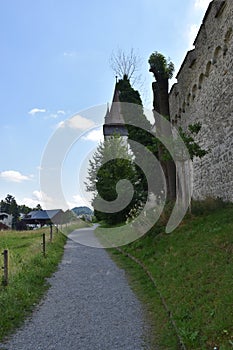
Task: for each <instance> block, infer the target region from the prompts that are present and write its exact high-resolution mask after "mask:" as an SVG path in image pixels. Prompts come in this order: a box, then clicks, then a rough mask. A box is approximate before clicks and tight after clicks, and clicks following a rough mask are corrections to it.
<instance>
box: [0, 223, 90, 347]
mask: <svg viewBox="0 0 233 350" xmlns="http://www.w3.org/2000/svg"><path fill="white" fill-rule="evenodd" d="M86 226H87V224H86V223H84V222H83V221H81V220H77V221H76V222H74V223H72V224H70V225H63V228H62V232H60V231H58V232H56V230H55V229H53V241H52V242H51V243H50V241H49V239H50V234H49V232H50V229H49V228H41V229H39V230H33V231H1V232H0V253H2V252H3V250H4V249H8V252H9V253H8V254H9V284H8V286H7V287H4V286H3V285H2V283H1V281H2V278H3V270H2V269H0V340H2V339H3V338H4V337H6V336H7V335H9V334H10V333H11V332H12V331H14V329H15V328H16V327H18V326H19V325H21V324H22V322H23V320H24V319H25V317H26V316H28V315H29V314H30V313H31V312H32V310H33V308H34V307H35V305H37V303H38V302H39V301H40V299H41V298H42V296H43V295H44V293H45V292H46V291H47V289H48V288H49V284H48V283H47V282H46V279H47V278H48V277H50V276H51V275H52V273H54V272H55V271H56V269H57V265H58V263H59V262H60V260H61V258H62V256H63V251H64V244H65V242H66V239H67V238H66V235H67V234H69V233H70V232H71V231H73V230H74V229H77V228H81V227H86ZM42 233H45V234H46V256H45V257H44V256H43V254H42V245H41V243H42ZM1 266H3V256H2V255H0V267H1Z"/></svg>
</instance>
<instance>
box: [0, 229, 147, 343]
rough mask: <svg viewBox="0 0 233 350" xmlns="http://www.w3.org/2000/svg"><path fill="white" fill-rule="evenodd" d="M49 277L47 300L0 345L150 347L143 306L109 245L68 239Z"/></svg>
mask: <svg viewBox="0 0 233 350" xmlns="http://www.w3.org/2000/svg"><path fill="white" fill-rule="evenodd" d="M90 230H91V229H90ZM80 232H82V233H83V231H80ZM89 233H90V232H89ZM78 234H79V232H78V231H75V233H73V234H72V235H71V237H72V238H74V237H75V236H77V235H78ZM48 281H49V283H50V284H51V288H50V289H49V291H48V293H47V294H46V297H45V298H44V300H43V301H42V302H41V303H40V305H39V306H38V308H37V309H36V310H35V311H34V313H33V315H32V317H31V318H30V319H28V320H27V321H26V322H25V324H24V326H23V327H22V328H20V329H19V330H18V331H17V332H16V333H15V334H14V335H13V336H12V337H11V338H10V339H9V341H8V342H6V343H3V344H0V350H3V349H4V350H5V349H7V350H50V349H54V350H97V349H98V350H142V349H149V346H148V345H146V344H145V340H144V339H145V337H144V334H145V332H146V329H147V326H146V325H145V323H144V320H143V311H142V308H141V305H140V303H139V301H138V300H137V298H136V297H135V295H134V294H133V292H132V291H131V289H130V288H129V286H128V283H127V280H126V277H125V273H124V271H123V270H121V269H119V268H118V267H117V266H116V265H115V263H114V262H113V261H112V260H111V259H110V258H109V256H108V254H107V252H106V251H105V250H104V249H97V248H90V247H86V246H82V245H80V244H79V243H77V242H75V241H74V240H73V239H72V240H71V239H69V240H68V241H67V244H66V246H65V252H64V257H63V260H62V262H61V264H60V265H59V269H58V271H57V272H56V273H55V274H54V275H53V276H52V277H51V278H50V279H49V280H48Z"/></svg>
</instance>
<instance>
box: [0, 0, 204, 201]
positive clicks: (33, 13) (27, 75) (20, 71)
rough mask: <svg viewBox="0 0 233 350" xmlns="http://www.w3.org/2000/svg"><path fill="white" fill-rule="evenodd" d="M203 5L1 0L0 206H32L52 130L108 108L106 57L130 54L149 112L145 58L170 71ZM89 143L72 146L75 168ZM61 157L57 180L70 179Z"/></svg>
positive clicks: (73, 189)
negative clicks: (157, 58)
mask: <svg viewBox="0 0 233 350" xmlns="http://www.w3.org/2000/svg"><path fill="white" fill-rule="evenodd" d="M209 2H210V1H209V0H186V1H183V0H177V1H174V0H164V1H158V0H127V1H125V0H124V1H123V0H118V1H112V0H108V1H106V0H100V1H90V0H87V1H80V0H40V1H31V0H20V1H18V0H7V1H4V0H2V1H1V2H0V43H1V45H0V50H1V55H0V57H1V64H0V77H1V78H0V91H1V93H0V103H1V108H0V120H1V138H0V147H1V167H0V199H3V198H5V196H6V195H7V194H8V193H10V194H12V195H13V196H15V198H16V200H17V202H18V203H20V204H27V205H29V206H35V205H36V204H37V203H40V200H41V188H40V182H39V173H40V166H41V159H42V155H43V151H44V150H45V149H46V145H47V144H48V141H49V139H50V138H51V137H52V135H53V133H54V132H55V130H56V129H57V128H58V126H60V127H61V126H63V125H64V124H63V123H64V121H65V120H66V119H67V118H70V117H72V116H73V115H75V114H76V113H77V112H80V111H82V110H85V109H88V108H90V107H92V106H96V105H102V104H106V103H107V102H110V101H111V98H112V93H113V88H114V83H115V77H114V76H115V74H114V72H113V71H112V70H111V68H110V65H109V59H110V56H111V54H112V52H113V51H116V50H117V49H122V50H123V51H125V52H128V51H129V50H130V49H131V48H133V49H134V50H135V52H136V53H138V55H139V56H140V57H141V60H142V64H141V72H140V73H141V74H142V76H143V81H144V84H143V86H142V88H141V90H140V93H141V95H142V98H143V101H144V105H145V107H147V108H148V109H152V93H151V82H152V80H153V77H152V75H151V73H149V72H148V63H147V62H148V58H149V56H150V54H151V53H152V52H153V51H159V52H162V53H163V54H164V55H165V56H167V57H168V56H169V57H170V58H171V60H172V61H173V62H174V63H175V66H176V71H177V70H178V69H179V67H180V65H181V63H182V61H183V59H184V56H185V54H186V52H187V50H188V49H191V48H192V42H193V40H194V38H195V35H196V33H197V29H198V28H199V26H200V24H201V21H202V18H203V16H204V13H205V11H206V9H207V6H208V4H209ZM173 81H175V80H173ZM93 135H94V137H92V136H93ZM95 140H96V135H95V132H94V133H93V132H92V134H91V136H90V135H89V136H88V137H85V138H83V139H82V141H80V144H79V151H80V152H81V154H82V156H77V162H82V159H84V158H85V154H87V153H88V152H89V151H90V150H91V149H93V147H95V146H96V142H94V141H95ZM73 153H74V152H73ZM68 158H69V157H67V161H66V163H67V169H65V170H64V173H68V172H69V173H72V172H74V173H76V172H77V171H78V170H76V168H78V164H76V165H75V171H74V170H72V164H71V163H72V162H71V160H69V159H68ZM69 181H70V180H69ZM63 182H66V181H65V180H64V181H63ZM65 187H67V190H66V191H67V202H68V203H69V206H70V207H72V206H74V205H82V204H84V202H83V199H82V198H81V197H82V194H81V193H80V191H79V185H78V184H76V185H75V186H68V185H67V183H66V185H65ZM54 205H55V204H54Z"/></svg>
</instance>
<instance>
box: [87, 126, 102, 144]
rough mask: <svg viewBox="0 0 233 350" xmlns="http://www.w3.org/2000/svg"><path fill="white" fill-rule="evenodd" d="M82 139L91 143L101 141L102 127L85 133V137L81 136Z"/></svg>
mask: <svg viewBox="0 0 233 350" xmlns="http://www.w3.org/2000/svg"><path fill="white" fill-rule="evenodd" d="M82 139H83V140H85V141H93V142H96V141H97V142H98V141H103V140H104V136H103V129H102V127H101V128H99V129H95V130H91V131H90V132H89V133H87V135H85V136H83V137H82Z"/></svg>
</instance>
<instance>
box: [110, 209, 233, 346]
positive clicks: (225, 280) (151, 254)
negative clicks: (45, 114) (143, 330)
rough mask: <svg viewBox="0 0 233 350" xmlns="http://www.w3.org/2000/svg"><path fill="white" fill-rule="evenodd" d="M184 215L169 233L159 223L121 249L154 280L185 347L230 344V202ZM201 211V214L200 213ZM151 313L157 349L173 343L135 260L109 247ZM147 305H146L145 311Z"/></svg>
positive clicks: (232, 316)
mask: <svg viewBox="0 0 233 350" xmlns="http://www.w3.org/2000/svg"><path fill="white" fill-rule="evenodd" d="M203 213H204V215H202V216H199V217H189V218H186V220H185V221H184V222H183V223H182V225H181V226H180V227H179V228H178V229H176V230H175V231H174V232H173V233H172V234H170V235H167V234H165V233H163V231H162V229H161V226H157V227H155V228H154V229H152V230H151V232H150V233H149V234H147V235H146V236H144V237H143V238H141V239H140V240H138V241H136V242H133V243H131V244H130V245H127V246H124V247H123V248H122V249H123V250H124V251H125V252H127V253H130V254H131V255H133V256H135V257H137V258H138V259H139V260H140V261H142V262H143V263H144V264H145V265H146V267H147V269H148V271H150V272H151V274H152V275H153V277H154V279H155V280H156V283H157V286H158V289H159V291H160V292H161V294H162V295H163V297H164V299H165V301H166V303H167V305H168V308H169V309H170V311H171V312H172V315H173V318H174V320H175V322H176V325H177V327H178V330H179V334H180V336H181V337H182V339H183V341H184V343H185V345H186V347H187V349H193V350H205V349H206V350H207V349H213V348H214V346H219V348H220V350H228V349H229V350H230V349H233V206H231V205H229V206H226V207H223V208H213V212H211V213H209V214H207V213H205V211H203ZM203 213H202V214H203ZM110 252H111V254H114V257H115V259H116V261H118V263H120V264H121V266H123V267H124V268H125V269H126V270H127V271H128V274H129V280H130V281H131V283H132V286H133V288H135V290H136V291H137V293H138V294H139V297H140V298H142V300H143V301H144V302H145V305H146V309H147V310H148V312H149V314H150V316H151V315H153V317H152V318H153V320H154V321H153V322H152V324H153V332H154V334H156V337H155V339H156V342H157V344H159V346H160V348H161V349H166V350H167V349H177V348H178V347H177V342H176V338H175V336H174V332H173V330H172V329H171V327H170V324H169V318H168V317H167V315H166V314H165V312H164V309H163V306H162V303H161V302H160V301H159V297H158V294H156V290H155V287H154V286H153V285H152V283H151V282H150V281H149V279H148V277H147V275H146V274H145V273H144V272H143V270H142V269H140V268H139V267H138V266H137V265H136V263H134V262H132V261H130V259H129V258H125V257H123V255H122V254H120V253H119V252H117V251H116V250H114V249H113V250H110ZM151 310H152V311H151Z"/></svg>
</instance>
